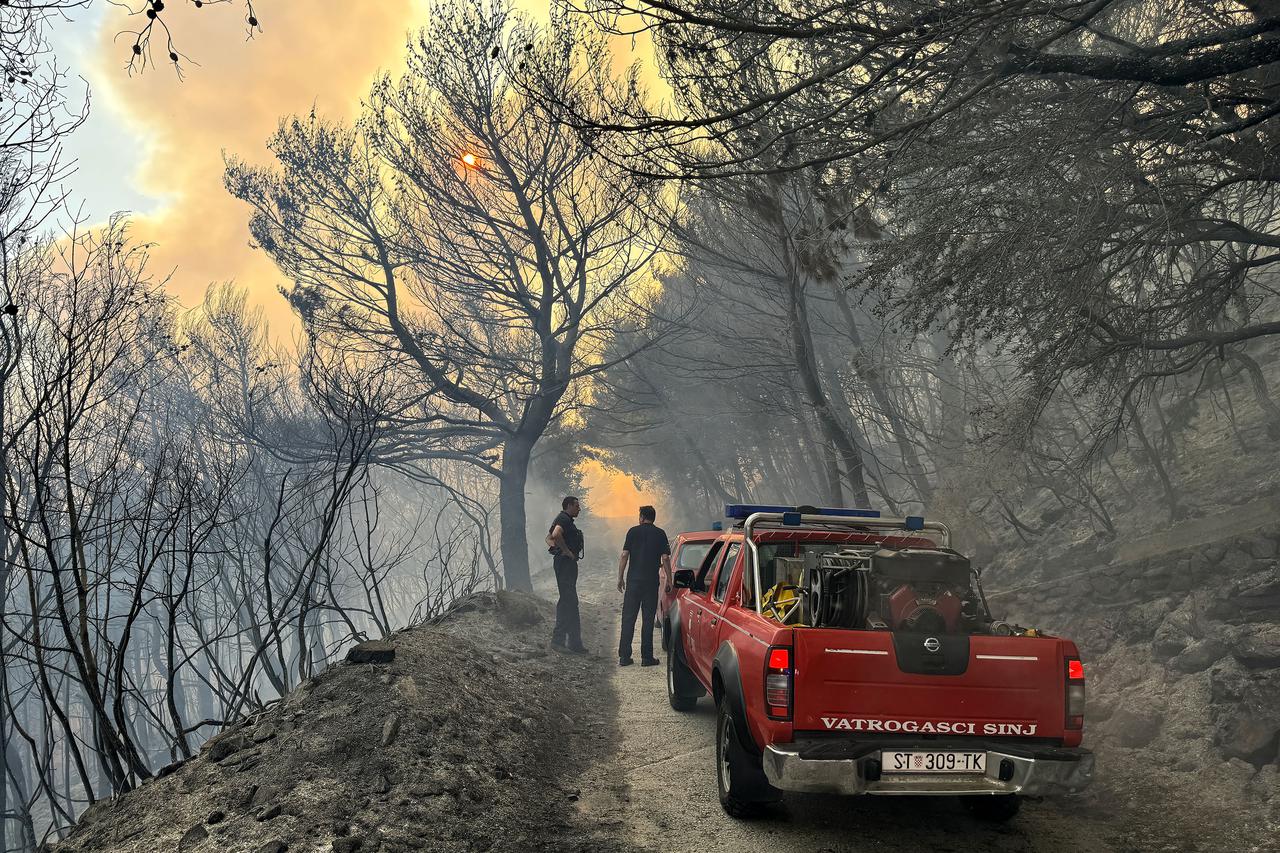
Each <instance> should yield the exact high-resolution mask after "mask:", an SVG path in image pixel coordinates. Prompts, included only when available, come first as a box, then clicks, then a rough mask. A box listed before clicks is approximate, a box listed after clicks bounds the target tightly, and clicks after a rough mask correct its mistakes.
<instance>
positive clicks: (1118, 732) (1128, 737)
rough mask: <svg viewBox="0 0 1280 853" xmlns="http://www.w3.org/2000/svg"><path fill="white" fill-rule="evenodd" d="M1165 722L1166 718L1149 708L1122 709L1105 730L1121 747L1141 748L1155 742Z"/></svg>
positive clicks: (1112, 716) (1108, 722) (1115, 714)
mask: <svg viewBox="0 0 1280 853" xmlns="http://www.w3.org/2000/svg"><path fill="white" fill-rule="evenodd" d="M1163 722H1164V717H1163V716H1162V715H1161V714H1158V713H1156V712H1155V711H1152V710H1151V709H1149V708H1137V709H1131V708H1120V709H1118V710H1117V711H1116V712H1115V713H1114V714H1112V715H1111V719H1110V720H1108V721H1107V724H1106V726H1105V727H1104V728H1105V731H1106V733H1107V734H1108V735H1110V736H1111V737H1112V738H1114V739H1115V741H1116V743H1118V744H1120V745H1121V746H1127V747H1140V746H1146V745H1147V744H1149V743H1151V741H1153V740H1155V738H1156V735H1158V734H1159V733H1160V725H1161V723H1163Z"/></svg>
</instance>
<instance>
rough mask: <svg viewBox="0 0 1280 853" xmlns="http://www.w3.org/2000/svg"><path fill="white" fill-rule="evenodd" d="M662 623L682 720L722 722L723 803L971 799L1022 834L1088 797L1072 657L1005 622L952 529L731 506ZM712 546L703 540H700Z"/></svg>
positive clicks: (1078, 673)
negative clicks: (694, 715)
mask: <svg viewBox="0 0 1280 853" xmlns="http://www.w3.org/2000/svg"><path fill="white" fill-rule="evenodd" d="M726 515H727V516H728V517H729V518H730V519H733V520H734V521H735V522H736V524H735V526H733V528H732V529H730V530H727V531H723V532H721V533H719V534H716V536H715V539H714V541H713V542H712V543H711V545H710V547H709V548H708V550H707V553H706V555H705V557H704V558H703V560H702V563H701V565H700V566H699V567H698V568H697V569H696V570H693V569H686V568H678V569H677V570H676V573H675V587H676V590H675V595H674V597H673V598H672V599H671V600H670V601H669V602H664V605H665V607H664V609H663V611H662V613H661V619H662V629H663V635H662V636H663V644H664V648H666V650H667V655H666V657H667V692H668V695H669V698H670V702H671V707H672V708H674V709H676V710H677V711H688V710H691V709H692V708H693V706H694V704H695V703H696V702H697V700H698V698H699V697H701V696H703V695H710V696H711V697H712V699H713V700H714V702H715V704H716V708H717V726H716V769H717V774H716V776H717V781H718V786H719V793H720V802H721V804H722V805H723V806H724V808H725V811H727V812H728V813H729V814H730V815H733V816H735V817H747V816H750V815H752V814H754V813H756V812H758V811H759V810H760V808H761V806H762V805H763V804H765V803H768V802H771V801H775V800H777V799H779V798H780V797H781V794H782V792H783V791H808V792H828V793H843V794H916V795H961V796H963V797H964V800H965V803H966V805H968V806H969V808H970V809H971V810H972V811H973V812H974V813H975V814H976V815H977V816H979V817H983V818H987V819H992V820H1007V819H1009V818H1011V817H1013V815H1014V814H1016V813H1017V810H1018V808H1019V806H1020V805H1021V801H1022V800H1021V798H1022V797H1023V796H1026V795H1033V796H1046V795H1057V794H1065V793H1071V792H1075V791H1079V790H1081V789H1083V788H1084V787H1085V786H1086V785H1087V784H1088V783H1089V781H1090V778H1091V775H1092V771H1093V755H1092V753H1090V752H1089V751H1088V750H1087V749H1083V748H1081V746H1080V743H1081V737H1082V734H1083V728H1084V699H1085V692H1084V670H1083V667H1082V665H1081V662H1080V655H1079V652H1078V651H1077V649H1076V646H1075V644H1074V643H1072V642H1070V641H1069V640H1065V639H1061V638H1059V637H1053V636H1049V635H1047V634H1045V633H1043V632H1040V631H1037V630H1035V629H1026V628H1021V627H1018V626H1016V625H1012V624H1010V623H1007V622H1002V621H999V620H996V619H994V618H993V617H992V615H991V611H990V609H989V607H988V606H987V603H986V599H985V596H984V595H983V594H982V588H981V583H980V580H979V576H978V573H977V572H976V571H974V570H973V568H972V566H971V565H970V562H969V560H968V559H966V558H965V557H964V556H963V555H961V554H959V553H958V552H956V551H955V550H953V549H952V548H951V547H950V545H951V541H950V540H951V535H950V531H949V530H948V528H947V526H946V525H945V524H942V523H940V522H935V521H926V520H925V519H923V518H919V517H908V518H882V517H880V515H879V513H877V512H875V511H872V510H861V509H857V510H852V509H817V508H814V507H800V508H792V507H776V506H743V505H735V506H729V507H726ZM703 536H704V534H698V535H697V538H700V539H701V538H703Z"/></svg>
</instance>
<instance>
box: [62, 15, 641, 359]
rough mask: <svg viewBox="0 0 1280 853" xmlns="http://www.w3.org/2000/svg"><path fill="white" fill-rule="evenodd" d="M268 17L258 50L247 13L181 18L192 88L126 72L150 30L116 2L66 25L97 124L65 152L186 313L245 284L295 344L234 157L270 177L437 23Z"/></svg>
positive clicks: (67, 53)
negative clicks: (296, 127)
mask: <svg viewBox="0 0 1280 853" xmlns="http://www.w3.org/2000/svg"><path fill="white" fill-rule="evenodd" d="M134 5H135V6H137V7H139V8H141V5H142V4H141V3H136V4H134ZM259 5H260V9H259V13H260V15H261V17H262V27H263V29H262V31H261V32H258V33H256V34H255V36H254V38H252V39H248V38H247V27H246V23H245V18H244V15H245V13H244V7H243V4H242V3H240V2H239V0H237V2H234V3H231V4H226V5H219V6H213V5H209V6H206V7H205V8H203V9H196V8H194V6H192V5H191V4H186V3H184V4H176V3H175V4H171V5H170V8H169V10H167V11H166V12H165V15H166V20H168V21H169V22H170V26H171V27H172V29H173V31H174V38H175V41H176V43H177V47H178V49H179V50H180V51H181V52H182V53H184V54H185V55H186V56H188V57H189V61H188V62H186V63H184V66H185V76H184V78H183V79H179V78H178V76H177V75H175V73H174V72H173V69H172V67H171V66H168V65H167V64H166V63H163V62H162V64H161V65H159V66H157V67H153V68H149V69H148V70H146V71H145V73H142V74H132V75H131V74H130V73H129V72H128V68H127V65H128V60H129V58H130V46H131V44H132V36H130V35H128V34H127V32H126V31H128V30H133V29H137V28H138V19H137V18H130V16H129V15H128V12H127V10H125V9H123V8H121V7H120V6H118V5H113V4H110V3H107V2H105V0H97V2H94V3H92V4H91V5H90V8H89V9H88V10H82V11H77V13H76V15H75V18H74V19H73V20H71V21H68V22H63V23H61V24H59V25H58V26H57V27H56V28H55V31H54V33H53V40H54V43H55V49H56V50H57V54H58V56H59V59H60V61H61V62H62V63H63V64H64V65H67V66H69V69H70V71H71V73H72V74H75V75H78V76H80V77H82V78H83V79H84V81H85V82H86V84H87V85H88V87H89V90H90V93H91V111H90V117H89V120H88V122H87V123H86V124H85V125H84V126H82V127H81V128H80V129H79V130H78V131H77V133H76V134H75V135H74V136H73V137H72V138H71V139H70V140H69V142H68V144H67V145H66V150H67V153H68V155H69V156H71V157H73V158H75V159H76V160H77V161H78V163H79V168H78V171H77V172H76V174H75V175H73V176H72V177H71V178H70V179H69V180H68V187H69V189H70V190H71V191H72V194H73V197H74V198H75V199H76V200H77V201H76V205H77V206H78V209H79V212H80V214H81V215H82V216H84V217H86V218H87V220H88V222H89V223H90V224H96V223H100V222H104V221H105V220H106V219H107V218H108V217H109V216H110V215H112V214H113V213H117V212H129V213H130V214H131V221H132V223H133V224H132V231H133V236H134V237H135V239H137V240H140V241H144V242H149V243H153V244H154V245H153V247H152V249H151V257H152V267H151V270H152V273H153V275H155V276H156V277H157V278H164V277H167V276H171V278H170V280H169V291H170V292H171V293H172V294H174V295H175V296H177V297H178V299H179V301H180V302H181V303H182V304H183V305H185V306H188V307H190V306H194V305H197V304H198V303H199V302H200V299H201V297H202V296H203V294H204V291H205V289H206V288H207V287H208V286H209V285H210V284H216V283H221V282H225V281H233V282H235V283H236V284H238V285H240V286H242V287H245V288H247V289H248V291H249V294H250V299H251V301H252V302H254V303H256V304H258V305H261V306H263V308H264V309H265V313H266V316H267V318H268V320H269V322H270V323H271V326H272V335H273V337H275V338H276V339H277V340H285V341H287V340H288V339H289V337H290V336H291V335H292V334H293V331H294V329H295V328H296V326H295V324H294V321H293V319H292V317H291V315H290V313H289V309H288V306H287V304H286V303H285V301H284V298H283V297H282V296H280V294H279V288H280V286H282V285H283V284H285V281H284V279H283V278H282V277H281V275H280V273H279V271H278V270H276V268H275V267H274V265H273V264H272V263H271V262H270V260H269V259H268V258H267V257H266V256H265V255H264V254H263V253H262V252H259V251H256V250H254V249H252V248H251V246H250V237H249V230H248V218H249V211H248V206H247V205H245V204H243V203H242V202H239V201H236V200H235V199H233V198H231V197H230V195H228V193H227V192H226V190H225V189H224V188H223V186H222V173H223V162H224V161H223V157H224V153H225V154H229V155H234V156H236V157H239V158H242V159H244V160H246V161H247V162H249V163H263V164H265V163H269V162H270V156H269V154H268V152H267V150H266V144H265V143H266V140H267V138H268V137H269V136H270V135H271V133H272V132H273V131H274V130H275V129H276V127H277V125H278V123H279V122H280V120H281V119H282V118H283V117H285V116H290V115H296V114H306V113H308V112H310V111H311V109H312V108H313V107H314V108H315V109H316V111H317V112H318V113H320V114H321V115H324V116H326V117H328V118H332V119H351V118H353V117H354V116H355V115H356V113H357V112H358V109H359V105H360V100H361V98H362V97H363V96H364V95H365V93H366V92H367V91H368V88H369V85H370V83H371V82H372V81H373V80H374V78H375V77H376V76H377V74H378V73H379V72H380V71H383V70H391V71H395V70H396V69H397V68H399V67H400V63H401V55H402V54H403V52H404V43H405V36H406V33H408V32H409V31H411V30H414V29H416V28H417V27H419V26H421V25H422V24H424V23H425V22H426V20H427V18H426V16H427V15H428V14H429V7H428V3H427V0H377V2H374V0H363V2H351V0H305V2H303V0H294V2H288V3H272V4H270V5H269V6H267V5H265V4H259ZM516 6H517V8H522V9H524V10H526V11H530V12H532V13H534V14H535V15H537V16H539V17H541V18H543V19H545V18H546V16H547V13H548V3H547V2H546V0H542V2H539V0H517V2H516ZM160 58H161V59H162V60H163V58H164V57H163V51H160ZM629 58H630V57H628V59H629Z"/></svg>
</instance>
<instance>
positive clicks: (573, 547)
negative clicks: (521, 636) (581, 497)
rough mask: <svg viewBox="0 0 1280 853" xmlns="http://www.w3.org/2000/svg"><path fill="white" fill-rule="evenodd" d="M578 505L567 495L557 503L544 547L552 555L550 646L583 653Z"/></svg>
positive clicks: (580, 535) (580, 537) (580, 509)
mask: <svg viewBox="0 0 1280 853" xmlns="http://www.w3.org/2000/svg"><path fill="white" fill-rule="evenodd" d="M581 511H582V506H581V504H579V502H578V499H577V498H575V497H573V496H572V495H570V496H569V497H567V498H565V499H564V500H563V501H561V502H560V514H559V515H557V516H556V520H555V521H553V522H551V530H550V531H549V532H548V533H547V550H548V551H549V552H550V553H551V554H552V556H553V557H554V561H555V562H554V566H555V572H556V587H557V589H559V591H560V600H559V601H557V602H556V626H555V628H554V629H553V630H552V632H551V647H552V648H553V649H557V650H558V651H564V652H571V653H573V654H578V655H584V654H586V653H587V650H586V648H585V647H584V646H583V645H582V620H581V617H580V616H579V614H578V561H579V560H581V559H582V553H583V537H582V531H581V530H579V529H578V525H576V524H575V523H574V521H573V520H574V519H575V518H577V517H578V513H579V512H581Z"/></svg>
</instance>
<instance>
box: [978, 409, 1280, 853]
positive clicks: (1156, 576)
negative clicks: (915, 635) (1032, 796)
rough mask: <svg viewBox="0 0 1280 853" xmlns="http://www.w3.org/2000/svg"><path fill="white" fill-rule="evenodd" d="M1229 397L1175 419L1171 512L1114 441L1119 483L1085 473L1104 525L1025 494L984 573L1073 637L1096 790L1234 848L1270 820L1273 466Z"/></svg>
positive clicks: (1177, 842) (1278, 746) (1263, 837)
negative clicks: (1018, 518) (1175, 506)
mask: <svg viewBox="0 0 1280 853" xmlns="http://www.w3.org/2000/svg"><path fill="white" fill-rule="evenodd" d="M1236 413H1237V416H1238V421H1237V423H1236V424H1235V425H1229V424H1228V423H1227V422H1226V421H1225V420H1224V419H1223V418H1222V417H1220V416H1218V415H1216V414H1215V413H1214V412H1213V411H1211V410H1209V409H1205V410H1204V411H1202V412H1200V413H1199V415H1198V416H1197V417H1196V418H1194V419H1193V420H1192V421H1191V422H1190V423H1189V424H1188V426H1187V429H1186V433H1185V435H1184V439H1183V442H1184V443H1183V444H1181V445H1180V447H1179V448H1178V452H1177V453H1176V454H1174V455H1173V457H1172V461H1171V462H1170V466H1169V467H1170V473H1171V476H1172V477H1174V478H1175V483H1176V485H1177V487H1178V490H1179V494H1180V501H1181V502H1182V504H1183V506H1182V510H1183V512H1182V517H1180V518H1178V519H1176V520H1171V519H1170V516H1169V511H1168V507H1167V503H1165V502H1164V501H1162V500H1161V492H1160V489H1159V487H1158V484H1157V483H1156V481H1155V479H1156V478H1155V475H1154V473H1153V472H1152V471H1150V470H1149V469H1148V468H1144V465H1143V460H1142V458H1141V457H1140V456H1139V457H1133V458H1130V457H1126V456H1123V455H1121V456H1118V457H1117V458H1116V459H1115V465H1116V470H1115V472H1116V474H1117V475H1118V476H1119V477H1121V478H1123V480H1122V481H1123V486H1121V485H1120V484H1119V482H1107V481H1106V480H1105V479H1104V480H1103V483H1102V488H1103V489H1104V492H1103V494H1104V497H1105V499H1106V500H1107V501H1108V503H1109V504H1110V505H1111V506H1112V507H1114V510H1113V513H1114V514H1113V517H1114V521H1115V527H1116V531H1115V534H1114V535H1099V534H1098V533H1097V532H1096V531H1095V530H1094V529H1093V528H1092V527H1091V526H1090V525H1089V524H1088V523H1087V522H1086V520H1085V519H1082V518H1080V517H1078V515H1072V514H1065V513H1064V512H1063V510H1062V508H1061V507H1059V506H1057V505H1055V504H1053V503H1052V502H1050V501H1044V502H1042V503H1041V504H1039V505H1035V506H1028V507H1025V508H1023V512H1024V517H1025V518H1027V519H1028V520H1031V521H1032V522H1033V523H1036V524H1039V525H1041V526H1042V531H1041V534H1040V535H1039V536H1036V537H1032V538H1030V539H1029V541H1025V542H1018V541H1016V540H1013V541H1010V538H1011V537H1006V540H1005V542H1004V543H1003V545H1002V546H997V547H996V548H995V549H994V553H995V556H994V558H993V559H992V560H991V562H990V565H991V568H990V570H989V571H988V572H987V574H986V576H985V578H984V580H985V583H986V587H987V592H988V594H989V597H990V600H991V605H992V609H993V610H994V611H995V612H996V614H997V616H1000V617H1005V616H1007V617H1009V618H1011V619H1014V620H1016V621H1018V622H1021V623H1022V624H1023V625H1036V626H1040V627H1043V628H1045V629H1047V630H1049V631H1052V632H1054V633H1061V634H1064V635H1066V636H1069V637H1071V638H1072V639H1073V640H1075V641H1076V642H1077V643H1078V644H1079V645H1080V648H1081V651H1082V654H1083V655H1084V657H1085V660H1086V672H1087V674H1088V675H1089V678H1090V683H1089V707H1088V717H1087V731H1088V734H1087V738H1088V740H1089V743H1090V745H1091V746H1092V747H1094V748H1095V749H1096V750H1097V752H1098V774H1099V786H1100V789H1101V790H1103V791H1105V792H1106V793H1107V795H1108V796H1112V797H1117V798H1120V799H1121V800H1122V801H1123V802H1125V803H1127V804H1129V805H1132V806H1134V807H1138V808H1153V807H1154V808H1158V809H1160V810H1161V811H1163V812H1166V813H1176V814H1178V815H1179V816H1180V817H1181V818H1182V820H1178V821H1173V820H1170V821H1169V822H1168V823H1169V834H1170V837H1169V839H1167V843H1168V844H1171V845H1174V846H1173V847H1172V848H1171V849H1181V847H1187V846H1196V847H1198V848H1199V849H1209V848H1211V847H1213V846H1214V844H1206V841H1207V840H1206V839H1196V840H1189V839H1188V838H1186V837H1185V836H1184V835H1179V833H1180V832H1181V826H1183V825H1185V823H1187V822H1190V823H1191V824H1197V823H1198V824H1199V825H1200V826H1213V827H1216V828H1219V829H1217V830H1215V831H1220V832H1223V833H1225V834H1226V836H1227V838H1218V839H1217V841H1215V844H1216V843H1217V842H1223V843H1225V842H1227V841H1235V842H1236V843H1238V844H1239V845H1241V847H1243V848H1244V849H1250V848H1255V849H1274V848H1273V847H1272V846H1271V845H1273V844H1275V843H1276V842H1275V841H1274V839H1275V837H1276V833H1277V831H1278V830H1280V481H1278V477H1280V469H1277V468H1276V467H1275V466H1274V465H1271V464H1269V462H1268V460H1270V459H1273V458H1274V445H1273V443H1272V442H1271V441H1270V440H1269V439H1268V437H1267V434H1266V428H1265V423H1264V418H1263V416H1262V413H1261V412H1260V411H1258V409H1257V407H1256V406H1251V405H1247V404H1245V405H1241V406H1240V407H1239V408H1238V409H1237V412H1236ZM1131 841H1132V843H1133V845H1134V846H1135V847H1139V848H1144V849H1145V848H1147V847H1149V846H1153V845H1152V839H1150V838H1136V837H1135V838H1133V839H1131Z"/></svg>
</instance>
